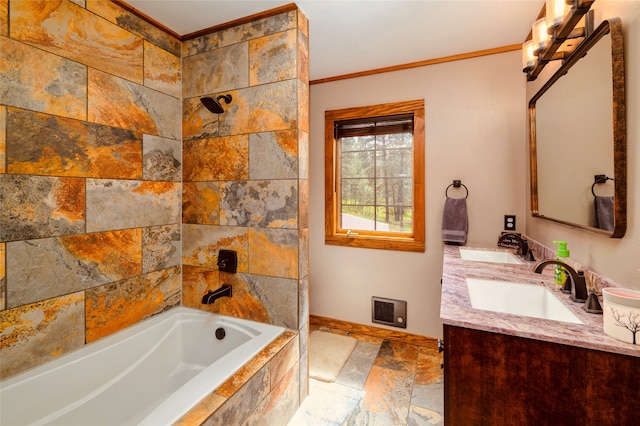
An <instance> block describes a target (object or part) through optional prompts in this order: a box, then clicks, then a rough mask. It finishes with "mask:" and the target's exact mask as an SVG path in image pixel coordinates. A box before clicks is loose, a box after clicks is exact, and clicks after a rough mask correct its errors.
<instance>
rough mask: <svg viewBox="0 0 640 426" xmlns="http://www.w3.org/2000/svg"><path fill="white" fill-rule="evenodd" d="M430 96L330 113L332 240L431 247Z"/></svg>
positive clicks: (328, 225) (328, 222)
mask: <svg viewBox="0 0 640 426" xmlns="http://www.w3.org/2000/svg"><path fill="white" fill-rule="evenodd" d="M424 241H425V238H424V101H422V100H419V101H409V102H398V103H391V104H383V105H374V106H367V107H360V108H349V109H342V110H335V111H326V112H325V243H326V244H333V245H341V246H349V247H366V248H376V249H386V250H406V251H424Z"/></svg>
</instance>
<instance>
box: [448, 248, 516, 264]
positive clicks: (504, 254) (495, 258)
mask: <svg viewBox="0 0 640 426" xmlns="http://www.w3.org/2000/svg"><path fill="white" fill-rule="evenodd" d="M460 257H461V258H462V259H464V260H473V261H476V262H492V263H510V264H514V265H522V261H521V260H520V259H518V258H517V257H516V256H514V255H513V254H512V253H509V252H508V251H491V250H474V249H465V248H460Z"/></svg>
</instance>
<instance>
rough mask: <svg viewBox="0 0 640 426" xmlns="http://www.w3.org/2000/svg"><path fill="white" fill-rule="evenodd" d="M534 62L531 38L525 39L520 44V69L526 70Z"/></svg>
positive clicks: (531, 66) (534, 56)
mask: <svg viewBox="0 0 640 426" xmlns="http://www.w3.org/2000/svg"><path fill="white" fill-rule="evenodd" d="M535 63H536V55H534V54H533V40H527V41H525V42H524V44H523V45H522V70H523V71H524V72H527V70H530V69H531V68H533V66H534V65H535Z"/></svg>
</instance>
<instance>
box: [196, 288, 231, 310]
mask: <svg viewBox="0 0 640 426" xmlns="http://www.w3.org/2000/svg"><path fill="white" fill-rule="evenodd" d="M232 290H233V288H232V287H231V286H230V285H229V284H222V287H220V288H219V289H217V290H209V291H208V292H207V294H205V295H204V296H202V304H203V305H210V304H212V303H213V302H215V301H216V300H217V299H220V298H221V297H231V296H232V294H233V291H232Z"/></svg>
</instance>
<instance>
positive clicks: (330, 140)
mask: <svg viewBox="0 0 640 426" xmlns="http://www.w3.org/2000/svg"><path fill="white" fill-rule="evenodd" d="M407 113H413V122H414V128H413V170H414V175H413V203H414V205H413V208H414V211H413V234H400V233H392V232H381V231H360V230H358V231H357V233H349V234H347V231H346V230H341V229H338V214H339V207H338V206H339V204H340V200H338V192H337V189H338V187H337V182H339V181H340V180H339V176H337V173H338V170H337V167H336V165H337V163H336V160H337V140H336V139H335V137H334V123H335V122H336V121H340V120H350V119H356V118H367V117H379V116H385V115H395V114H407ZM324 134H325V145H324V185H325V209H324V210H325V244H330V245H337V246H346V247H361V248H372V249H382V250H399V251H415V252H424V251H425V228H424V224H425V209H424V164H425V158H424V145H425V144H424V141H425V137H424V100H415V101H406V102H394V103H387V104H380V105H371V106H365V107H356V108H347V109H340V110H333V111H325V122H324Z"/></svg>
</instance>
